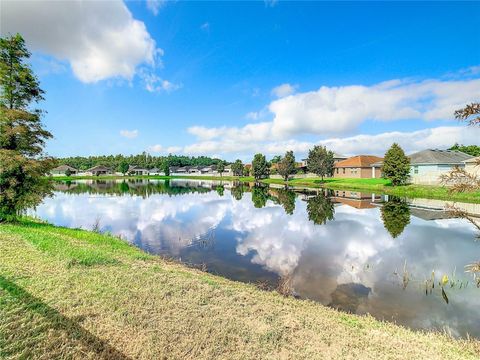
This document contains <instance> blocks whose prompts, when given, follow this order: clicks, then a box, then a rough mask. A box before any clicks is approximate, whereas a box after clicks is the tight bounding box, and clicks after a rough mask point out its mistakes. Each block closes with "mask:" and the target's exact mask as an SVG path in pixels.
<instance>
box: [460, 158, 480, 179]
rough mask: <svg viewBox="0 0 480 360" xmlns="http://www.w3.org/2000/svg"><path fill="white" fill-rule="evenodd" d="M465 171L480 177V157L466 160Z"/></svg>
mask: <svg viewBox="0 0 480 360" xmlns="http://www.w3.org/2000/svg"><path fill="white" fill-rule="evenodd" d="M463 163H464V164H465V171H466V172H468V173H469V174H473V175H475V176H478V177H480V156H477V157H475V158H471V159H468V160H465V161H464V162H463Z"/></svg>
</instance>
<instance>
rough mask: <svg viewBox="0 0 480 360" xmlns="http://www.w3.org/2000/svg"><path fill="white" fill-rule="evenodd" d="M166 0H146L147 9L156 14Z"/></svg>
mask: <svg viewBox="0 0 480 360" xmlns="http://www.w3.org/2000/svg"><path fill="white" fill-rule="evenodd" d="M166 3H167V2H166V1H165V0H147V9H148V10H150V12H151V13H152V14H153V15H155V16H157V15H158V13H159V12H160V9H161V8H162V7H163V6H164V5H165V4H166Z"/></svg>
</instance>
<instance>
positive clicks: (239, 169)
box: [232, 159, 243, 176]
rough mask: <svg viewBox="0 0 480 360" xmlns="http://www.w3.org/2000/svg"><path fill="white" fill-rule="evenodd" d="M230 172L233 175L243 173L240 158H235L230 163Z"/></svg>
mask: <svg viewBox="0 0 480 360" xmlns="http://www.w3.org/2000/svg"><path fill="white" fill-rule="evenodd" d="M232 172H233V175H234V176H242V175H243V163H242V160H240V159H237V160H235V162H234V163H233V164H232Z"/></svg>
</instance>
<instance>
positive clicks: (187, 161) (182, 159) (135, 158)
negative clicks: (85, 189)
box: [57, 152, 223, 170]
mask: <svg viewBox="0 0 480 360" xmlns="http://www.w3.org/2000/svg"><path fill="white" fill-rule="evenodd" d="M57 160H58V164H59V165H63V164H65V165H70V166H73V167H74V168H76V169H79V170H86V169H89V168H91V167H93V166H96V165H103V166H107V167H109V168H111V169H113V170H116V169H118V167H119V166H120V164H122V163H124V162H126V163H128V164H129V165H135V166H139V167H142V168H146V169H152V168H160V169H163V168H164V167H165V166H197V165H200V166H209V165H215V164H218V163H219V162H221V161H223V160H221V159H217V158H211V157H208V156H198V157H193V156H192V157H190V156H179V155H168V156H152V155H150V154H147V153H145V152H144V153H142V154H138V155H129V156H125V155H102V156H88V157H85V156H75V157H66V158H59V159H57Z"/></svg>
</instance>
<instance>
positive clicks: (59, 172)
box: [50, 165, 78, 176]
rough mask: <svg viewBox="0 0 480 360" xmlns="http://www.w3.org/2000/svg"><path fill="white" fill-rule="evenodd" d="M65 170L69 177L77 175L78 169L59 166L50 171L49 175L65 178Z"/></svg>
mask: <svg viewBox="0 0 480 360" xmlns="http://www.w3.org/2000/svg"><path fill="white" fill-rule="evenodd" d="M67 170H68V171H70V174H71V175H77V174H78V169H75V168H74V167H71V166H69V165H60V166H57V167H56V168H53V169H52V170H50V175H52V176H65V175H66V173H67Z"/></svg>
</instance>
